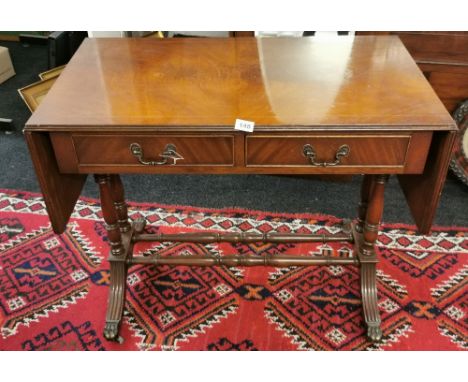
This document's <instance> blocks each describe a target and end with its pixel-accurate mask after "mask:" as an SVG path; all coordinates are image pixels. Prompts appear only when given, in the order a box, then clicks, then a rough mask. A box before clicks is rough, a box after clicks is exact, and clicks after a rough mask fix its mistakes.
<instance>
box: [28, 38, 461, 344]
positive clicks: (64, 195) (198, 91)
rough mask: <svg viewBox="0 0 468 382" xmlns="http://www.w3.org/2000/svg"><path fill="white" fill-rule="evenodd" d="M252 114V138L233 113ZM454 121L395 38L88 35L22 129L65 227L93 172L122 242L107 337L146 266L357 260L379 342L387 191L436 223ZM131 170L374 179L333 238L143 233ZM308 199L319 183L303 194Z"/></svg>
mask: <svg viewBox="0 0 468 382" xmlns="http://www.w3.org/2000/svg"><path fill="white" fill-rule="evenodd" d="M237 118H239V119H243V120H248V121H253V122H255V130H254V132H252V133H249V132H243V131H238V130H234V123H235V120H236V119H237ZM455 132H456V126H455V124H454V122H453V120H452V119H451V117H450V116H449V114H448V113H447V112H446V110H445V108H444V107H443V105H442V103H441V102H440V100H439V99H438V98H437V96H436V95H435V93H434V92H433V90H432V89H431V87H430V86H429V84H428V83H427V81H426V79H425V78H424V76H423V74H422V73H421V72H420V71H419V69H418V68H417V66H416V64H415V63H414V62H413V60H412V59H411V57H410V55H409V54H408V52H407V51H406V50H405V48H404V47H403V45H402V44H401V42H400V40H399V39H398V38H397V37H394V36H383V37H372V36H370V37H367V36H366V37H356V38H354V39H353V38H340V37H337V40H328V41H322V40H317V39H316V38H314V37H311V38H298V39H289V38H281V39H274V38H271V39H269V38H266V39H255V38H238V39H235V38H231V39H229V38H228V39H167V40H156V39H87V40H85V41H84V43H83V44H82V45H81V47H80V49H79V50H78V52H77V53H76V54H75V56H74V57H73V58H72V60H71V62H70V63H69V64H68V65H67V67H66V69H65V70H64V72H63V73H62V74H61V76H60V78H59V79H58V80H57V82H56V84H55V85H54V87H53V88H52V89H51V91H50V92H49V94H48V95H47V96H46V98H45V99H44V100H43V102H42V104H41V105H40V106H39V108H38V109H37V111H36V112H35V113H34V114H33V116H32V117H31V119H30V120H29V121H28V122H27V124H26V127H25V136H26V139H27V142H28V145H29V149H30V152H31V157H32V160H33V162H34V166H35V170H36V173H37V177H38V179H39V183H40V186H41V189H42V192H43V196H44V200H45V203H46V206H47V210H48V214H49V217H50V220H51V223H52V227H53V229H54V231H55V232H56V233H58V234H60V233H62V232H63V231H64V230H65V227H66V224H67V222H68V220H69V218H70V215H71V213H72V210H73V208H74V206H75V203H76V201H77V199H78V197H79V195H80V192H81V189H82V186H83V183H84V182H85V179H86V177H87V174H95V179H96V181H97V183H98V185H99V190H100V195H101V204H102V213H103V216H104V220H105V223H106V229H107V233H108V237H109V241H110V247H111V252H110V257H109V261H110V272H111V285H110V293H109V301H108V307H107V316H106V326H105V332H104V335H105V337H106V338H107V339H116V338H117V337H118V332H119V325H120V322H121V319H122V313H123V308H124V302H125V289H126V275H127V269H128V267H130V266H131V265H133V264H137V263H138V264H142V263H145V264H146V263H147V264H153V265H161V264H166V265H171V266H177V265H190V266H216V265H228V266H253V265H268V266H275V267H282V266H292V265H297V266H306V265H314V264H315V265H316V264H354V265H357V266H360V269H361V291H362V299H363V311H364V318H365V322H366V324H367V328H368V329H367V334H368V337H369V338H370V339H371V340H373V341H377V340H379V339H380V338H381V335H382V333H381V330H380V316H379V311H378V306H377V288H376V263H377V256H376V252H375V250H374V243H375V241H376V239H377V235H378V225H379V222H380V219H381V215H382V211H383V199H384V185H385V181H386V179H387V177H388V176H389V175H390V174H396V175H397V176H398V177H399V180H400V184H401V186H402V188H403V191H404V193H405V197H406V199H407V201H408V204H409V207H410V209H411V211H412V214H413V216H414V218H415V221H416V224H417V226H418V228H419V230H420V231H421V232H423V233H427V232H429V230H430V227H431V224H432V220H433V217H434V214H435V210H436V207H437V203H438V199H439V195H440V192H441V189H442V185H443V183H444V180H445V175H446V171H447V167H448V163H449V158H450V153H451V149H452V145H453V139H454V136H455ZM121 173H150V174H154V173H160V174H188V173H190V174H327V175H343V174H364V177H363V183H362V188H361V202H360V204H359V208H358V216H357V219H356V220H355V221H354V223H350V224H349V225H348V226H347V227H344V230H343V233H342V234H337V235H334V236H329V237H322V236H317V235H300V234H287V235H285V234H279V233H270V234H265V235H261V234H255V233H243V234H238V233H223V234H220V233H210V232H208V233H195V234H193V233H192V234H179V235H149V234H144V232H143V230H144V222H143V221H136V222H133V223H130V222H129V219H128V216H127V207H126V204H125V201H124V191H123V187H122V183H121V181H120V177H119V174H121ZM304 199H305V200H304V203H307V193H306V194H305V195H304ZM148 240H156V241H196V242H201V243H209V242H218V241H229V242H236V241H243V242H258V241H268V242H282V241H289V242H303V241H323V240H332V241H350V242H354V248H355V250H354V255H353V256H352V257H349V258H339V257H333V256H320V257H311V256H300V255H298V256H287V255H277V256H276V255H275V256H270V257H261V256H240V255H234V256H221V257H199V256H192V257H187V256H184V257H176V256H175V257H162V256H161V257H160V256H158V255H154V256H148V257H141V256H136V257H133V256H132V251H133V245H134V243H135V242H138V241H148Z"/></svg>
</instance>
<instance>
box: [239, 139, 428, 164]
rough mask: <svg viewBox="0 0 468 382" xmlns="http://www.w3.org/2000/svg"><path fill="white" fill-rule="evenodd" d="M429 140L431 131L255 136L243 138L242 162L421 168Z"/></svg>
mask: <svg viewBox="0 0 468 382" xmlns="http://www.w3.org/2000/svg"><path fill="white" fill-rule="evenodd" d="M430 139H431V134H430V133H414V134H388V135H358V134H353V135H348V134H341V135H330V134H327V135H307V136H290V135H284V136H278V135H275V136H266V135H265V136H262V135H257V136H250V137H247V139H246V149H245V162H246V166H250V167H264V166H267V167H272V166H273V167H274V166H289V167H308V166H309V167H318V168H320V167H322V168H323V167H330V168H331V167H334V168H338V167H339V168H363V169H364V170H365V169H366V168H367V167H382V168H386V167H388V168H401V169H403V168H405V167H406V166H408V165H410V166H412V167H422V166H423V165H424V161H425V158H426V156H427V152H428V149H429V145H430ZM410 147H411V150H410ZM415 150H417V152H416V151H415ZM409 162H411V163H409Z"/></svg>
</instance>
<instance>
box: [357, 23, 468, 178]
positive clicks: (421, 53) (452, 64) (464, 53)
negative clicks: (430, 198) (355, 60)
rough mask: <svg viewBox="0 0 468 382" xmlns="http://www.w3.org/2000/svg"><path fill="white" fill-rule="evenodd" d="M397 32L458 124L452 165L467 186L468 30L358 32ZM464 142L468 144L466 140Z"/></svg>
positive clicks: (365, 33)
mask: <svg viewBox="0 0 468 382" xmlns="http://www.w3.org/2000/svg"><path fill="white" fill-rule="evenodd" d="M356 34H357V35H375V34H380V35H390V34H392V35H397V36H399V37H400V39H401V41H402V42H403V44H404V45H405V47H406V49H408V51H409V52H410V54H411V56H412V57H413V58H414V60H415V61H416V63H417V64H418V66H419V68H420V69H421V71H422V72H423V73H424V75H425V76H426V78H427V79H428V81H429V83H430V84H431V86H432V88H433V89H434V90H435V92H436V93H437V95H438V96H439V98H440V99H441V101H442V103H443V104H444V105H445V107H446V108H447V110H448V111H449V112H450V113H451V114H452V116H453V117H454V119H455V120H456V121H457V123H458V126H459V133H458V136H457V139H456V143H455V148H454V152H453V154H452V159H451V162H450V167H451V169H452V171H453V172H454V173H455V175H456V176H457V177H458V178H459V179H460V180H461V181H462V182H464V183H465V184H466V185H468V151H467V150H466V148H465V149H463V147H466V145H467V143H466V142H468V132H467V130H466V125H467V123H468V122H467V121H466V119H467V118H468V32H357V33H356ZM464 142H465V143H464Z"/></svg>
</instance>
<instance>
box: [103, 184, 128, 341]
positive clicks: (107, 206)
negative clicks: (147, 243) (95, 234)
mask: <svg viewBox="0 0 468 382" xmlns="http://www.w3.org/2000/svg"><path fill="white" fill-rule="evenodd" d="M95 180H96V182H97V183H98V185H99V192H100V196H101V209H102V215H103V217H104V221H105V227H106V230H107V236H108V238H109V242H110V247H111V251H110V256H109V263H110V286H109V299H108V302H107V313H106V326H105V328H104V337H105V338H106V339H108V340H116V339H117V338H118V334H119V327H120V322H121V320H122V314H123V308H124V303H125V289H126V280H127V265H126V262H125V259H126V253H125V248H124V245H123V242H122V233H121V230H120V227H119V224H118V213H117V210H116V209H115V200H114V196H115V194H116V193H117V194H118V193H119V191H118V190H117V192H115V190H113V188H112V185H113V183H112V182H111V176H110V175H95Z"/></svg>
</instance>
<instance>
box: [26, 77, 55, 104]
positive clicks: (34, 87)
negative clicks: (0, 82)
mask: <svg viewBox="0 0 468 382" xmlns="http://www.w3.org/2000/svg"><path fill="white" fill-rule="evenodd" d="M57 78H58V76H55V77H52V78H49V79H48V80H44V81H38V82H34V83H33V84H31V85H28V86H25V87H24V88H21V89H18V92H19V94H20V96H21V98H23V101H24V102H25V103H26V105H27V106H28V108H29V110H31V112H34V111H35V110H36V109H37V107H38V106H39V104H40V103H41V102H42V99H43V98H44V97H45V96H46V95H47V93H48V92H49V90H50V88H51V87H52V86H53V85H54V83H55V81H56V80H57Z"/></svg>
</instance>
